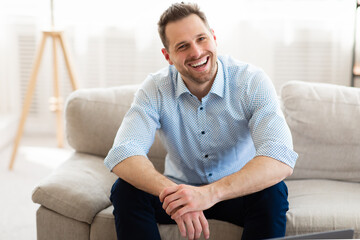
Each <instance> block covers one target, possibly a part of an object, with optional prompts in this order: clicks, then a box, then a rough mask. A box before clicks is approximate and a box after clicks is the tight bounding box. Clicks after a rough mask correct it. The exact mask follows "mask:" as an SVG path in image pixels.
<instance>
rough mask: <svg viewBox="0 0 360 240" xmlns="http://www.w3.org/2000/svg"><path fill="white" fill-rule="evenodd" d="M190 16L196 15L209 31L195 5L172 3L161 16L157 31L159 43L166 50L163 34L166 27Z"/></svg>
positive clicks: (164, 35) (204, 17) (203, 16)
mask: <svg viewBox="0 0 360 240" xmlns="http://www.w3.org/2000/svg"><path fill="white" fill-rule="evenodd" d="M192 14H196V15H197V16H198V17H199V18H200V19H201V20H202V21H203V22H204V24H205V26H206V27H207V28H208V29H209V30H210V27H209V23H208V21H207V19H206V16H205V14H204V13H203V12H202V11H200V8H199V6H198V5H197V4H196V3H184V2H181V3H174V4H172V5H171V6H170V7H169V8H168V9H166V10H165V12H164V13H163V14H162V15H161V17H160V20H159V22H158V31H159V35H160V38H161V41H162V43H163V45H164V47H165V48H166V49H167V50H168V47H169V46H168V40H167V38H166V33H165V29H166V25H167V24H168V23H170V22H175V21H178V20H181V19H183V18H185V17H188V16H190V15H192Z"/></svg>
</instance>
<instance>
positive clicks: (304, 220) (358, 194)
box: [286, 180, 360, 238]
mask: <svg viewBox="0 0 360 240" xmlns="http://www.w3.org/2000/svg"><path fill="white" fill-rule="evenodd" d="M286 184H287V186H288V189H289V204H290V209H289V211H288V213H287V215H286V216H287V227H286V235H297V234H305V233H310V232H322V231H329V230H335V229H336V230H339V229H348V228H352V229H354V230H355V235H354V237H355V238H360V207H359V206H360V205H359V204H360V184H359V183H350V182H341V181H333V180H287V181H286Z"/></svg>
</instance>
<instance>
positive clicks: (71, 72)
mask: <svg viewBox="0 0 360 240" xmlns="http://www.w3.org/2000/svg"><path fill="white" fill-rule="evenodd" d="M58 37H59V41H60V44H61V48H62V51H63V53H64V59H65V63H66V67H67V69H68V72H69V77H70V81H71V85H72V88H73V90H76V89H78V86H77V83H76V81H75V78H74V73H73V72H74V71H73V70H72V67H71V66H72V65H71V62H70V58H69V54H68V50H67V47H66V45H65V41H64V38H63V34H62V33H60V34H59V35H58Z"/></svg>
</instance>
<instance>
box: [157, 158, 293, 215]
mask: <svg viewBox="0 0 360 240" xmlns="http://www.w3.org/2000/svg"><path fill="white" fill-rule="evenodd" d="M292 171H293V170H292V168H291V167H290V166H288V165H286V164H284V163H283V162H280V161H278V160H276V159H273V158H270V157H265V156H257V157H255V158H254V159H252V160H251V161H249V162H248V163H247V164H246V165H245V166H244V167H243V168H242V169H241V170H239V171H238V172H235V173H233V174H231V175H229V176H226V177H224V178H222V179H220V180H218V181H216V182H213V183H211V184H208V185H204V186H201V187H193V186H188V185H179V186H173V187H169V188H165V189H164V190H163V191H162V192H161V193H160V200H161V201H162V202H163V208H164V209H165V210H166V212H167V213H168V214H171V216H172V218H173V219H176V218H178V217H179V216H182V215H183V214H185V213H187V212H192V211H197V210H206V209H208V208H210V207H212V206H213V205H215V204H216V203H218V202H220V201H224V200H227V199H232V198H236V197H241V196H245V195H248V194H251V193H254V192H258V191H261V190H263V189H265V188H268V187H270V186H272V185H275V184H276V183H278V182H280V181H282V180H283V179H285V178H286V177H287V176H289V175H291V174H292Z"/></svg>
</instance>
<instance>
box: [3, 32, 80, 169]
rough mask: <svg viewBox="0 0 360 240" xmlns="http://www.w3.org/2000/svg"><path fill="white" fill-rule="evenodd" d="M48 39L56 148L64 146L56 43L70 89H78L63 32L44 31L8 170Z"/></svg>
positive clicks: (12, 163)
mask: <svg viewBox="0 0 360 240" xmlns="http://www.w3.org/2000/svg"><path fill="white" fill-rule="evenodd" d="M48 38H51V39H52V43H53V60H54V62H53V67H54V102H53V103H54V105H55V107H54V111H55V112H56V119H57V121H56V122H57V141H58V147H63V146H64V140H63V139H64V137H63V119H62V105H61V103H62V101H61V99H60V90H59V78H58V61H57V50H56V43H57V41H58V42H59V43H60V46H61V49H62V52H63V54H64V59H65V63H66V67H67V70H68V72H69V76H70V81H71V85H72V88H73V90H76V89H77V88H78V87H77V84H76V81H75V79H74V74H73V70H72V67H71V63H70V59H69V55H68V51H67V48H66V46H65V43H64V38H63V32H62V31H44V32H43V34H42V39H41V43H40V47H39V49H38V51H37V53H36V58H35V63H34V67H33V69H32V73H31V77H30V82H29V86H28V89H27V92H26V96H25V99H24V106H23V109H22V114H21V118H20V123H19V126H18V129H17V133H16V137H15V144H14V148H13V152H12V155H11V160H10V165H9V169H10V170H12V168H13V166H14V162H15V157H16V153H17V149H18V147H19V143H20V139H21V136H22V134H23V130H24V125H25V121H26V117H27V115H28V112H29V108H30V104H31V100H32V96H33V93H34V89H35V84H36V78H37V75H38V72H39V68H40V63H41V59H42V57H43V53H44V49H45V43H46V40H47V39H48Z"/></svg>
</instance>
